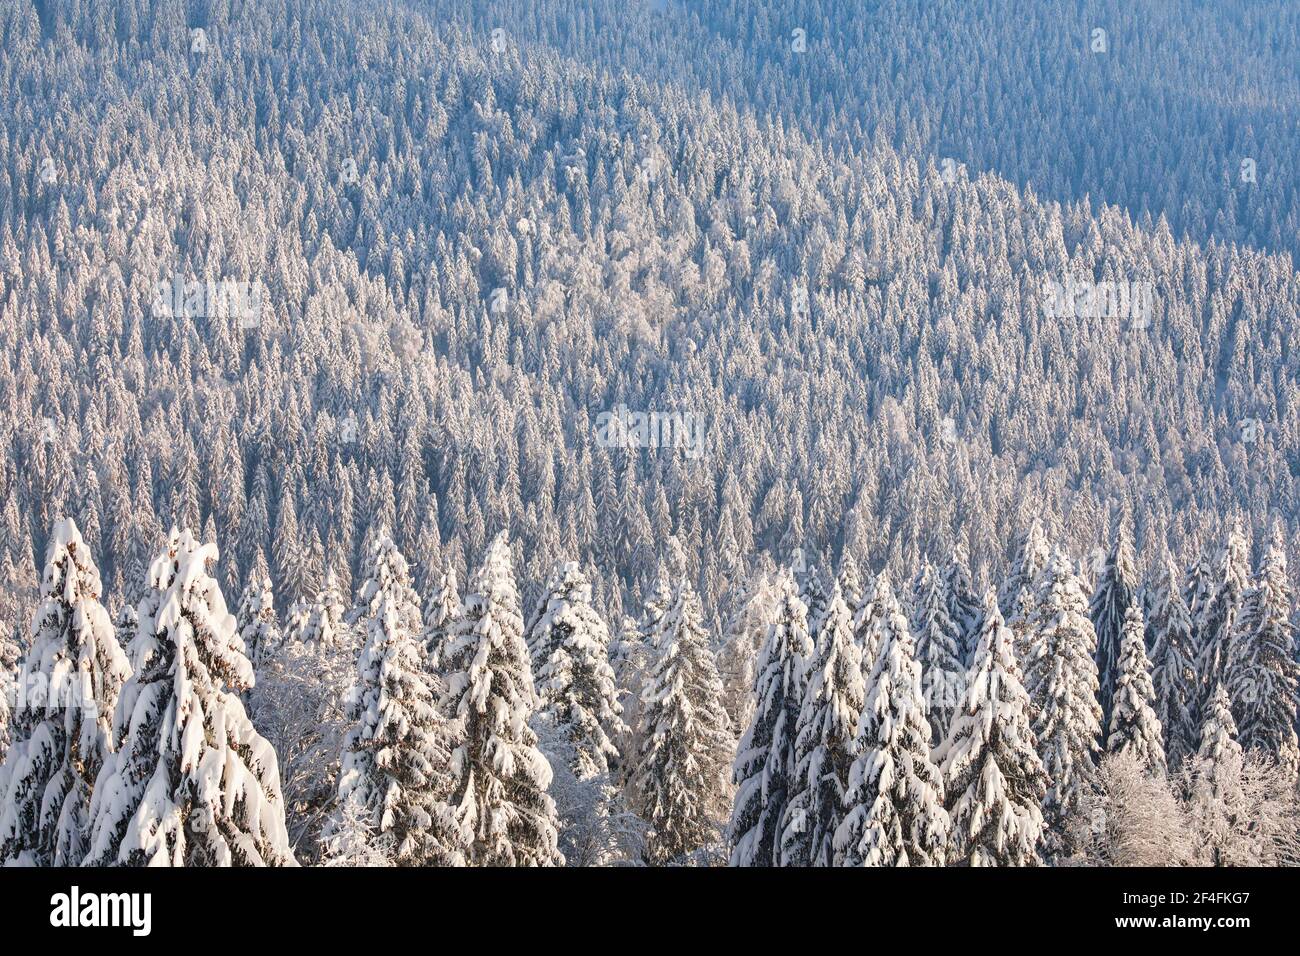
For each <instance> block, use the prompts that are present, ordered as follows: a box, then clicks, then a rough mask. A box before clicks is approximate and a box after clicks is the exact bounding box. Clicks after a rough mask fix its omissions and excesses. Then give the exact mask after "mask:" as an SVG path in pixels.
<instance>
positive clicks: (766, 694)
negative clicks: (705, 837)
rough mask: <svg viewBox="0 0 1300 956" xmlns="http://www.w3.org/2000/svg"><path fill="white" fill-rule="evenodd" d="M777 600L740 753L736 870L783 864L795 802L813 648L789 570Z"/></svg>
mask: <svg viewBox="0 0 1300 956" xmlns="http://www.w3.org/2000/svg"><path fill="white" fill-rule="evenodd" d="M775 596H776V599H777V609H776V620H775V621H774V622H773V624H772V626H771V628H770V629H769V630H768V635H767V640H766V641H765V642H764V643H763V650H762V653H761V654H760V655H759V659H758V668H757V675H756V678H755V685H754V697H755V700H756V706H755V708H754V715H753V718H752V719H751V721H750V724H749V728H748V729H747V730H746V731H745V735H744V737H742V738H741V741H740V747H739V749H738V750H737V751H736V763H735V769H734V775H733V779H734V781H735V783H736V801H735V806H734V808H733V810H732V815H731V828H730V842H731V865H732V866H764V867H765V866H776V865H778V864H779V862H780V854H779V850H780V836H781V820H782V817H783V816H784V814H785V808H786V805H787V804H788V803H789V800H790V789H791V785H792V776H793V773H794V754H795V747H794V742H795V741H794V736H795V729H796V726H797V724H798V721H799V709H800V705H801V704H802V700H803V671H804V668H805V667H806V666H807V664H808V662H809V661H810V659H811V658H812V654H813V644H812V639H811V638H810V637H809V636H808V609H807V608H805V607H804V606H803V602H802V601H801V600H800V599H799V594H798V590H797V588H796V586H795V581H794V577H793V576H792V575H791V574H790V572H789V571H785V572H782V574H781V576H780V577H779V578H778V579H777V582H776V595H775Z"/></svg>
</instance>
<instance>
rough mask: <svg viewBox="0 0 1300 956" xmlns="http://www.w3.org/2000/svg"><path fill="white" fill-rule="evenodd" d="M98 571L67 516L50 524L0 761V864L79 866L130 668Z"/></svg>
mask: <svg viewBox="0 0 1300 956" xmlns="http://www.w3.org/2000/svg"><path fill="white" fill-rule="evenodd" d="M100 588H101V585H100V579H99V571H98V569H96V567H95V563H94V560H93V559H92V557H91V554H90V549H89V548H88V547H87V545H86V543H85V542H84V541H83V540H82V538H81V533H80V532H79V531H78V530H77V526H76V525H75V524H74V523H73V521H72V519H71V518H62V519H60V520H59V521H58V522H56V523H55V525H54V532H53V534H52V535H51V536H50V540H49V546H48V549H47V551H46V558H45V573H44V575H43V577H42V580H41V603H40V604H39V605H38V606H37V608H36V613H35V615H34V616H33V618H32V630H31V634H32V644H31V649H30V650H29V651H28V654H27V659H26V661H25V663H24V665H23V669H22V675H21V677H20V678H19V684H18V686H20V687H22V688H23V691H24V693H23V694H22V695H20V696H18V697H17V698H16V701H15V704H16V706H15V708H14V714H13V737H14V739H13V742H12V744H11V746H10V747H9V748H8V751H7V754H6V756H5V757H4V759H3V762H2V763H0V866H3V865H13V864H19V865H23V866H76V865H77V864H79V863H80V862H81V860H82V858H83V857H84V856H85V852H86V845H85V843H86V829H87V815H88V813H89V810H90V800H91V794H92V792H93V790H94V787H95V778H96V776H97V775H98V773H99V770H100V768H101V767H102V766H103V763H104V760H105V759H106V758H107V757H108V756H109V754H110V753H111V752H112V750H113V739H112V736H111V733H110V732H111V728H112V719H113V708H114V707H115V705H116V704H117V698H118V694H119V693H120V691H121V689H122V684H123V682H125V681H126V679H127V678H128V677H129V676H130V674H131V668H130V666H129V665H128V664H127V659H126V655H125V654H124V653H123V652H122V648H121V647H120V646H118V643H117V638H116V636H115V634H114V632H113V624H112V621H110V620H109V616H108V612H107V611H106V610H105V609H104V606H103V605H102V604H100V603H99V596H100Z"/></svg>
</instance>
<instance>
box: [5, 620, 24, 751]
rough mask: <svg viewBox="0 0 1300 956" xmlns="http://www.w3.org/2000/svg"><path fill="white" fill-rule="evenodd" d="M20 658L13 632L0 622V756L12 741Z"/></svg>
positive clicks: (6, 624)
mask: <svg viewBox="0 0 1300 956" xmlns="http://www.w3.org/2000/svg"><path fill="white" fill-rule="evenodd" d="M21 657H22V655H21V653H20V652H19V650H18V642H17V641H16V640H14V638H13V631H12V630H11V629H10V627H9V624H8V623H7V622H6V621H4V620H0V754H4V753H7V752H8V750H9V745H10V743H12V741H13V738H12V736H11V731H10V725H11V723H12V721H13V708H14V707H16V706H17V703H18V690H19V685H18V663H19V660H20V659H21ZM3 766H4V761H3V758H0V767H3Z"/></svg>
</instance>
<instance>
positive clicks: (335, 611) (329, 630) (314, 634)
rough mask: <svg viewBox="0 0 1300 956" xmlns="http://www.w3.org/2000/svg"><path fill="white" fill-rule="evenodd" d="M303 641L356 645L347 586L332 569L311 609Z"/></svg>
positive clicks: (305, 642) (334, 644) (325, 644)
mask: <svg viewBox="0 0 1300 956" xmlns="http://www.w3.org/2000/svg"><path fill="white" fill-rule="evenodd" d="M302 642H303V643H304V644H309V645H310V644H317V645H322V646H326V647H334V646H339V645H346V646H348V647H353V646H354V645H355V644H356V636H355V635H354V634H353V633H352V632H351V631H350V629H349V628H348V624H347V604H346V602H345V601H344V599H343V589H342V587H341V586H340V585H339V579H338V576H337V575H336V574H335V573H334V571H332V570H331V571H328V572H326V574H325V583H324V584H323V585H322V586H321V589H320V591H319V592H318V593H317V595H316V599H315V600H314V601H313V602H312V604H311V606H310V608H309V609H308V613H307V620H306V624H305V626H304V627H303V630H302Z"/></svg>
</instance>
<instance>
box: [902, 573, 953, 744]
mask: <svg viewBox="0 0 1300 956" xmlns="http://www.w3.org/2000/svg"><path fill="white" fill-rule="evenodd" d="M948 599H949V595H948V593H947V587H946V582H945V580H944V579H943V578H941V577H940V576H939V575H938V574H937V573H936V571H935V569H934V567H933V566H932V565H931V564H930V562H929V560H928V559H927V560H926V561H925V562H924V563H923V564H922V565H921V571H920V573H919V574H918V575H917V578H916V582H915V585H914V587H913V593H912V608H913V610H912V622H911V625H912V633H913V634H915V635H916V660H917V663H918V664H919V665H920V668H921V694H922V697H923V699H924V701H925V707H926V714H927V715H928V718H929V721H930V729H931V730H932V731H933V732H934V737H935V740H934V743H938V742H939V741H941V740H942V739H943V738H944V736H945V735H946V734H947V733H948V727H949V725H950V724H951V723H952V715H953V711H954V710H956V708H957V704H958V702H959V701H960V700H961V694H962V685H963V683H964V682H965V677H966V666H965V664H964V663H963V653H964V651H963V648H962V642H963V640H964V638H963V636H962V629H961V627H959V626H958V624H957V622H955V621H954V620H953V619H952V616H951V613H952V612H951V603H950V602H949V600H948Z"/></svg>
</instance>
